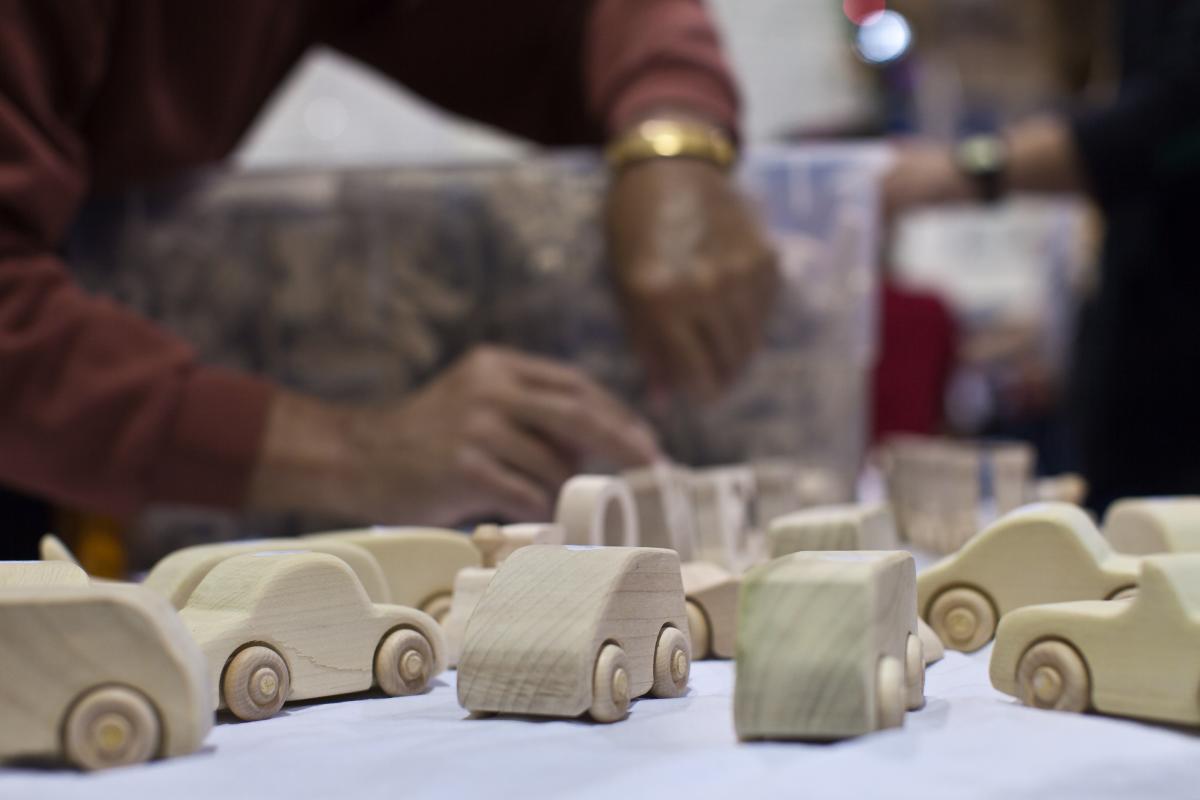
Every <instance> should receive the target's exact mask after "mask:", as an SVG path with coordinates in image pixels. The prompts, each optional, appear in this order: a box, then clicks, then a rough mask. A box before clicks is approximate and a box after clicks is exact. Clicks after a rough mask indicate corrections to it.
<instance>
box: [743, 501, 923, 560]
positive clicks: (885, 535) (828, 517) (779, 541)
mask: <svg viewBox="0 0 1200 800" xmlns="http://www.w3.org/2000/svg"><path fill="white" fill-rule="evenodd" d="M767 544H768V552H769V554H770V556H771V558H778V557H779V556H783V555H787V554H788V553H796V552H801V551H805V550H895V549H896V548H897V547H899V546H900V542H899V540H898V539H897V537H896V526H895V524H894V523H893V521H892V514H891V511H890V510H889V509H888V508H887V507H886V506H866V505H836V506H817V507H814V508H807V509H804V510H803V511H795V512H793V513H791V514H785V515H784V516H782V517H777V518H776V519H775V520H774V521H773V522H772V523H771V527H770V529H769V530H768V531H767Z"/></svg>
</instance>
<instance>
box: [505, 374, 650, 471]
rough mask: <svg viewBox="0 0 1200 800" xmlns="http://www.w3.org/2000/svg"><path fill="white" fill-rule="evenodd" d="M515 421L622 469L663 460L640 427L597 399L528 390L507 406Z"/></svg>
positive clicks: (572, 449)
mask: <svg viewBox="0 0 1200 800" xmlns="http://www.w3.org/2000/svg"><path fill="white" fill-rule="evenodd" d="M506 405H507V408H508V413H509V414H511V415H512V417H513V419H514V420H515V421H516V422H517V423H519V424H520V425H523V426H525V427H527V428H530V429H532V430H534V431H537V432H539V433H541V434H542V435H544V436H547V437H549V438H550V439H551V440H552V441H554V442H556V443H557V444H558V445H559V446H561V447H564V448H566V449H568V450H570V451H571V452H573V453H577V454H579V455H593V456H599V457H601V458H605V459H607V460H610V461H613V462H615V463H616V464H617V465H620V466H638V465H642V464H648V463H651V462H653V461H655V460H657V459H658V458H659V457H660V453H659V449H658V445H657V443H655V441H654V438H653V436H652V435H651V434H650V433H649V430H648V429H647V428H646V427H645V426H644V425H641V424H631V423H630V422H629V420H628V419H627V418H626V417H625V416H624V415H618V414H614V413H613V412H612V411H611V410H610V409H608V408H606V407H605V406H604V404H602V403H597V402H596V401H595V400H594V398H589V397H587V396H584V397H579V396H573V395H570V394H566V393H563V392H554V391H546V390H542V391H537V390H530V389H526V390H525V391H522V392H520V393H519V394H518V395H516V396H514V397H512V398H510V400H509V401H508V403H507V404H506Z"/></svg>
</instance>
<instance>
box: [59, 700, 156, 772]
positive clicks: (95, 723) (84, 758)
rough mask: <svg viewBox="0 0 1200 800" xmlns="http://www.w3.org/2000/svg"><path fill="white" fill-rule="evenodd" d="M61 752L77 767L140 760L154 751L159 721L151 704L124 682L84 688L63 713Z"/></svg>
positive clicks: (124, 763) (139, 761)
mask: <svg viewBox="0 0 1200 800" xmlns="http://www.w3.org/2000/svg"><path fill="white" fill-rule="evenodd" d="M62 736H63V752H64V753H65V754H66V758H67V761H69V762H70V763H72V764H74V765H75V766H77V767H79V768H81V769H88V770H92V769H105V768H107V767H122V766H126V765H128V764H140V763H142V762H143V761H149V760H150V759H151V758H153V757H154V756H155V755H157V754H158V751H159V748H160V746H161V744H162V725H161V724H160V723H159V721H158V713H157V712H156V711H155V709H154V704H153V703H151V702H150V700H149V699H148V698H147V697H146V696H145V695H144V694H142V693H141V692H139V691H136V690H134V689H130V688H127V687H125V686H104V687H101V688H98V689H92V690H90V691H88V692H85V693H84V694H83V695H82V696H81V697H80V698H79V699H78V700H77V701H76V702H75V705H73V706H72V707H71V710H70V711H69V712H68V713H67V719H66V722H65V723H64V725H63V733H62Z"/></svg>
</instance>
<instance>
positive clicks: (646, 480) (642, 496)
mask: <svg viewBox="0 0 1200 800" xmlns="http://www.w3.org/2000/svg"><path fill="white" fill-rule="evenodd" d="M621 477H622V478H623V479H624V480H625V482H626V484H628V486H629V490H630V492H631V494H632V496H633V506H634V513H635V514H636V515H637V526H638V544H639V545H641V546H642V547H665V548H668V549H670V550H674V551H675V552H677V553H679V558H680V559H681V560H683V561H688V560H690V559H691V558H692V557H693V551H694V549H695V541H696V517H695V513H694V511H693V509H692V498H691V480H692V477H691V472H690V471H689V470H688V469H687V468H685V467H681V466H679V465H677V464H654V465H653V466H649V467H642V468H641V469H635V470H628V471H626V472H623V473H621Z"/></svg>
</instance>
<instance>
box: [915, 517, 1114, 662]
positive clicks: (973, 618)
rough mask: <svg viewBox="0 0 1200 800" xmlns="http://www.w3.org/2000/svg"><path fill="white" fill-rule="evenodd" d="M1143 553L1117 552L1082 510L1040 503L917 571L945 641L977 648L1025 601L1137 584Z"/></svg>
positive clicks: (930, 616) (922, 604)
mask: <svg viewBox="0 0 1200 800" xmlns="http://www.w3.org/2000/svg"><path fill="white" fill-rule="evenodd" d="M1137 575H1138V559H1136V558H1133V557H1130V556H1122V555H1118V554H1116V553H1114V552H1113V551H1112V549H1111V548H1110V547H1109V546H1108V543H1107V542H1106V541H1105V540H1104V537H1103V536H1101V535H1100V532H1099V531H1098V530H1096V526H1095V524H1094V523H1093V522H1092V520H1091V519H1090V518H1089V517H1088V516H1087V514H1086V513H1084V511H1083V510H1082V509H1080V508H1078V507H1076V506H1074V505H1070V504H1068V503H1037V504H1034V505H1029V506H1025V507H1023V508H1019V509H1017V510H1016V511H1013V512H1011V513H1009V514H1007V515H1005V516H1004V517H1002V518H1000V519H999V520H997V521H996V522H994V523H992V524H991V525H990V526H988V527H987V528H985V529H984V530H983V531H981V532H980V533H979V534H978V535H977V536H975V537H974V538H972V539H971V540H970V541H968V542H967V543H966V544H965V545H964V546H963V548H962V549H961V550H960V551H958V552H957V553H955V554H953V555H951V556H947V557H946V558H944V559H942V560H941V561H939V562H938V563H936V564H934V565H933V566H931V567H929V568H928V569H926V570H925V571H923V572H922V573H921V574H920V575H918V576H917V602H918V608H919V609H920V611H921V616H922V617H923V618H924V619H925V621H926V622H928V623H929V625H930V626H931V627H932V628H933V629H934V631H935V632H936V633H937V635H938V636H939V637H941V640H942V642H943V643H944V644H945V645H946V647H948V648H950V649H952V650H962V651H965V652H971V651H974V650H978V649H979V648H981V647H983V646H984V645H985V644H987V643H988V642H989V641H991V639H992V636H993V634H994V633H995V630H996V621H997V620H998V619H1000V618H1001V617H1003V616H1004V615H1005V614H1007V613H1008V612H1010V611H1012V610H1014V609H1017V608H1020V607H1022V606H1028V605H1036V604H1040V603H1054V602H1062V601H1067V600H1104V599H1110V598H1113V597H1116V596H1117V595H1120V594H1123V593H1125V592H1128V591H1130V590H1132V589H1133V588H1134V587H1135V586H1136V585H1137Z"/></svg>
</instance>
